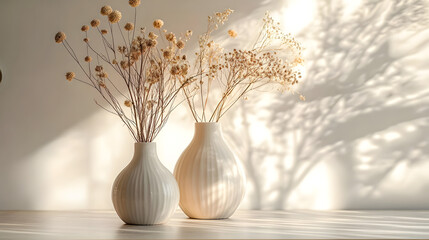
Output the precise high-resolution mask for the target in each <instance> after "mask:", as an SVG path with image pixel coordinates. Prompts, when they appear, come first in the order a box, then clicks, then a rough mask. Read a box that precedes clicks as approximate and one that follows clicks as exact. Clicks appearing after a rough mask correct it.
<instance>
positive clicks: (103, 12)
mask: <svg viewBox="0 0 429 240" xmlns="http://www.w3.org/2000/svg"><path fill="white" fill-rule="evenodd" d="M112 11H113V9H112V7H111V6H109V5H106V6H103V7H102V8H101V10H100V13H101V15H103V16H107V15H109V14H110V13H112Z"/></svg>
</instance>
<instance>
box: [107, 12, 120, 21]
mask: <svg viewBox="0 0 429 240" xmlns="http://www.w3.org/2000/svg"><path fill="white" fill-rule="evenodd" d="M121 18H122V14H121V12H119V11H118V10H115V11H113V12H111V13H110V14H109V22H111V23H117V22H119V21H120V20H121Z"/></svg>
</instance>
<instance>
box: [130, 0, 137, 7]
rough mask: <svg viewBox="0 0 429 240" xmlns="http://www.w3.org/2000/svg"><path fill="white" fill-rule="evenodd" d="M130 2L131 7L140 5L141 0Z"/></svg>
mask: <svg viewBox="0 0 429 240" xmlns="http://www.w3.org/2000/svg"><path fill="white" fill-rule="evenodd" d="M128 3H129V4H130V6H131V7H138V6H139V5H140V0H129V1H128Z"/></svg>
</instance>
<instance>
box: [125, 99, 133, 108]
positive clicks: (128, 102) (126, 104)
mask: <svg viewBox="0 0 429 240" xmlns="http://www.w3.org/2000/svg"><path fill="white" fill-rule="evenodd" d="M124 105H125V106H126V107H131V105H132V103H131V101H130V100H125V102H124Z"/></svg>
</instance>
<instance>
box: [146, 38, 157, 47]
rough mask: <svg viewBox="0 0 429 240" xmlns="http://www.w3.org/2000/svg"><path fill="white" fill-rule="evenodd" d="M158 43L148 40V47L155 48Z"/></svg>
mask: <svg viewBox="0 0 429 240" xmlns="http://www.w3.org/2000/svg"><path fill="white" fill-rule="evenodd" d="M157 43H158V42H157V41H156V40H152V39H148V40H146V46H148V47H155V46H156V44H157Z"/></svg>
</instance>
